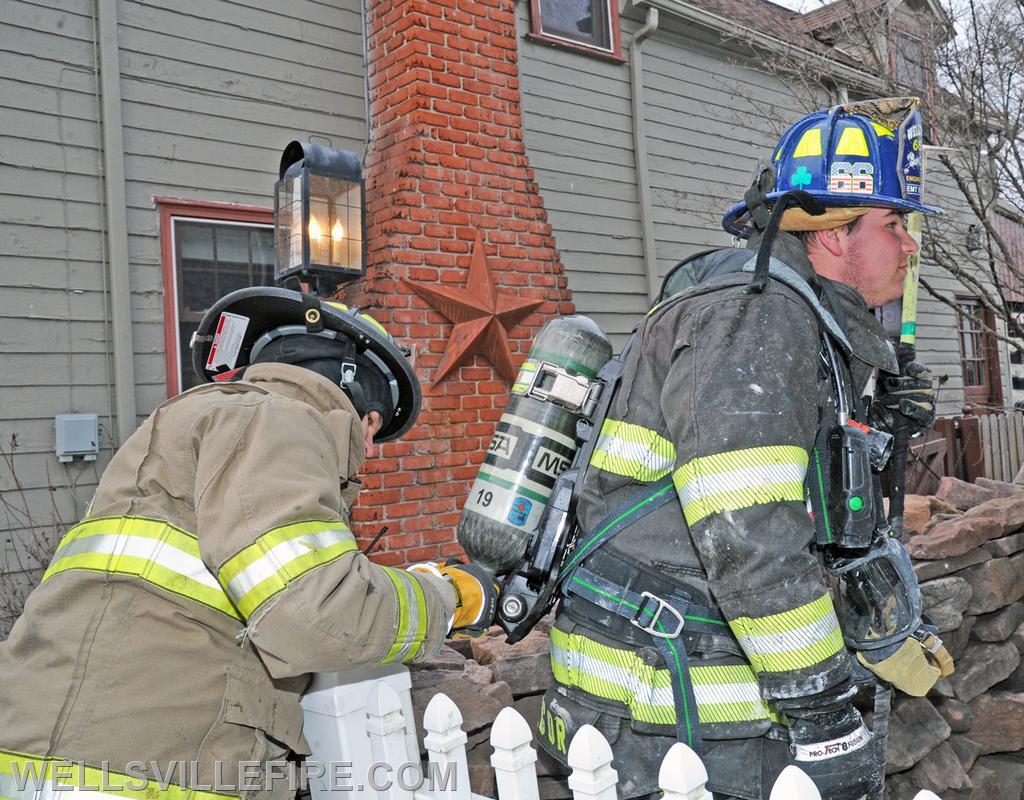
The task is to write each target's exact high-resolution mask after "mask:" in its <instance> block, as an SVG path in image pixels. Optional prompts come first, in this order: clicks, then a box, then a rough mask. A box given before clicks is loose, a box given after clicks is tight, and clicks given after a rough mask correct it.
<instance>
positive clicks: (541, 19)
mask: <svg viewBox="0 0 1024 800" xmlns="http://www.w3.org/2000/svg"><path fill="white" fill-rule="evenodd" d="M530 10H531V18H532V34H533V35H534V36H537V37H540V38H543V39H546V40H548V41H551V42H553V43H557V44H564V45H567V46H569V47H575V48H583V49H586V50H591V51H593V52H596V53H601V54H603V55H607V56H613V57H615V58H620V57H621V54H620V52H619V47H620V46H619V18H618V13H617V12H618V5H617V4H616V3H614V0H530Z"/></svg>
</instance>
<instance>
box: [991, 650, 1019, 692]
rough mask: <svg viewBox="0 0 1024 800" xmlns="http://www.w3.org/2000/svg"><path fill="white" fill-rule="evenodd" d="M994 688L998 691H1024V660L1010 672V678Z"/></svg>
mask: <svg viewBox="0 0 1024 800" xmlns="http://www.w3.org/2000/svg"><path fill="white" fill-rule="evenodd" d="M1007 644H1010V642H1007ZM992 688H993V689H994V690H996V691H998V692H1024V661H1022V662H1021V663H1020V664H1018V665H1017V669H1015V670H1014V671H1013V672H1012V673H1010V677H1009V678H1007V679H1006V680H1005V681H1002V682H1001V683H997V684H996V685H995V686H993V687H992Z"/></svg>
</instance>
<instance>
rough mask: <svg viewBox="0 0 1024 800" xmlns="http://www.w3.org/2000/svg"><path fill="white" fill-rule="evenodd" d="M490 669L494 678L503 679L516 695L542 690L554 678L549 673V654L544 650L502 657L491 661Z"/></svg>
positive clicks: (549, 684)
mask: <svg viewBox="0 0 1024 800" xmlns="http://www.w3.org/2000/svg"><path fill="white" fill-rule="evenodd" d="M490 669H491V671H492V672H493V673H494V679H495V680H498V681H505V683H507V684H508V685H509V686H511V687H512V694H513V695H515V696H516V697H520V696H522V695H524V694H536V693H537V692H543V691H544V690H545V689H547V688H548V687H549V686H551V684H552V683H554V680H555V679H554V676H553V675H552V674H551V656H550V655H549V654H548V653H546V652H542V653H534V654H533V655H529V656H522V657H521V658H504V659H501V660H499V661H495V662H493V663H492V664H491V665H490Z"/></svg>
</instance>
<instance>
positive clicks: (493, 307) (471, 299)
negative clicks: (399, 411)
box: [404, 231, 544, 389]
mask: <svg viewBox="0 0 1024 800" xmlns="http://www.w3.org/2000/svg"><path fill="white" fill-rule="evenodd" d="M404 282H405V284H406V285H407V286H408V287H409V288H410V289H412V290H413V291H414V292H415V293H416V294H418V295H419V296H420V297H422V298H423V299H424V300H425V301H426V302H427V303H428V304H429V305H430V307H431V308H433V309H434V310H435V311H437V312H438V313H439V314H441V315H442V316H443V317H445V319H448V320H449V321H451V322H452V323H453V324H454V325H455V327H454V328H453V329H452V333H451V336H450V337H449V339H448V347H447V348H445V351H444V356H442V358H441V363H440V364H439V365H438V367H437V372H436V373H434V381H433V383H432V384H431V388H432V389H433V388H436V387H437V385H438V384H439V383H440V382H441V381H443V380H444V379H445V378H446V377H447V376H448V375H450V374H451V373H452V372H453V371H454V370H456V369H458V368H459V367H461V366H462V365H463V364H466V363H468V362H469V361H470V360H471V359H472V357H473V356H474V355H475V354H476V353H480V354H481V355H484V356H486V357H487V359H488V360H489V361H490V362H491V364H493V365H494V368H495V369H496V370H497V371H498V374H499V375H501V377H502V378H504V379H505V380H506V381H508V382H511V381H512V380H513V379H514V378H515V376H516V368H515V366H514V365H513V364H512V348H511V346H510V344H509V341H508V331H509V329H511V328H512V327H514V326H515V324H516V323H517V322H519V321H520V320H521V319H523V318H524V317H526V316H528V315H529V314H530V312H531V311H533V310H534V309H535V308H537V306H539V305H541V304H542V303H543V302H544V301H543V300H537V299H533V298H525V297H517V296H516V295H515V294H513V293H511V292H501V291H498V289H497V287H496V286H495V285H494V281H493V279H492V277H491V272H490V270H489V269H488V267H487V255H486V253H485V252H484V241H483V237H482V236H481V235H480V232H479V231H477V234H476V242H475V243H474V245H473V256H472V260H471V261H470V265H469V279H468V280H467V281H466V285H465V286H462V287H451V286H445V285H443V284H435V283H421V282H419V281H408V280H407V281H404Z"/></svg>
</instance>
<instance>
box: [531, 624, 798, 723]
mask: <svg viewBox="0 0 1024 800" xmlns="http://www.w3.org/2000/svg"><path fill="white" fill-rule="evenodd" d="M550 638H551V668H552V671H553V673H554V677H555V680H557V681H558V682H559V683H561V684H563V685H565V686H570V687H573V688H577V689H581V690H582V691H585V692H587V693H589V694H592V695H595V696H597V697H601V698H604V699H605V700H612V701H614V702H618V703H622V704H623V705H625V706H626V707H627V708H629V710H630V714H631V715H632V716H633V718H634V719H636V720H637V721H639V722H647V723H650V724H653V725H674V724H675V722H676V711H675V704H674V698H673V695H672V677H671V675H670V673H669V671H668V670H667V669H657V668H655V667H653V666H651V665H649V664H647V663H645V662H644V661H643V659H641V658H640V657H639V656H638V655H637V654H636V652H635V650H625V649H619V648H615V647H609V646H608V645H604V644H601V643H599V642H595V641H594V640H593V639H590V638H589V637H587V636H583V635H581V634H575V633H573V634H570V633H566V632H565V631H562V630H559V629H558V628H552V629H551V631H550ZM689 679H690V681H691V682H692V684H693V690H694V696H695V697H696V700H697V717H698V720H699V721H700V722H701V723H704V724H714V723H729V722H751V721H757V720H763V719H773V720H778V719H779V716H778V714H777V713H776V712H775V711H774V710H773V709H772V708H771V706H769V705H768V704H767V703H766V702H765V701H764V700H763V699H762V697H761V693H760V692H759V691H758V687H757V678H756V677H755V675H754V673H753V671H752V670H751V669H750V667H749V666H748V665H746V664H736V665H728V666H698V665H694V664H691V665H690V667H689Z"/></svg>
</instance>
